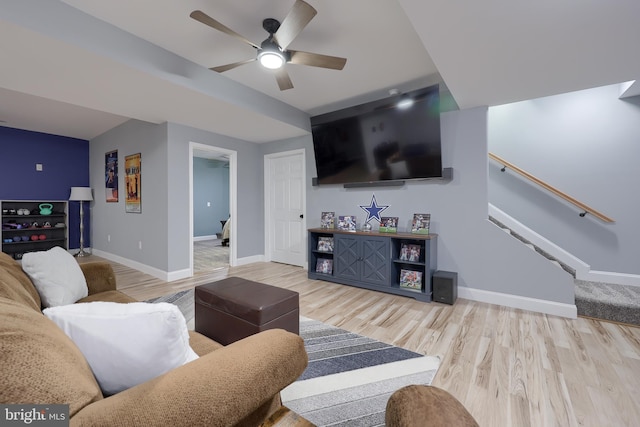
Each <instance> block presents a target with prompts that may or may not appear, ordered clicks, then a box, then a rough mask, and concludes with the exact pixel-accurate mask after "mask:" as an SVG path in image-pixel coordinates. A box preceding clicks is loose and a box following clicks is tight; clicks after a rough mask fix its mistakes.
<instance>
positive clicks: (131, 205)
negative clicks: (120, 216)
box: [124, 153, 142, 213]
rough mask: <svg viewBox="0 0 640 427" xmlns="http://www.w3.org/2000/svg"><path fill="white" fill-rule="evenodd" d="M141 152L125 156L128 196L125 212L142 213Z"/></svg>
mask: <svg viewBox="0 0 640 427" xmlns="http://www.w3.org/2000/svg"><path fill="white" fill-rule="evenodd" d="M140 167H141V154H140V153H138V154H131V155H130V156H126V157H125V158H124V169H125V186H126V190H127V196H126V198H125V212H129V213H142V183H141V181H140V180H141V174H140V171H141V170H140Z"/></svg>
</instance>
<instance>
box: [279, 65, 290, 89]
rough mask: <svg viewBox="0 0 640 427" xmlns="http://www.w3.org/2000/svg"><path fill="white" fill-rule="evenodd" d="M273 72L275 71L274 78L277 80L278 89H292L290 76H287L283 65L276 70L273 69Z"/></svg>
mask: <svg viewBox="0 0 640 427" xmlns="http://www.w3.org/2000/svg"><path fill="white" fill-rule="evenodd" d="M275 72H276V80H277V81H278V86H279V87H280V90H287V89H293V83H292V82H291V78H290V77H289V74H288V73H287V71H286V70H285V69H284V67H280V68H278V69H277V70H275Z"/></svg>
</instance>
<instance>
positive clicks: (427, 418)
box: [385, 385, 479, 427]
mask: <svg viewBox="0 0 640 427" xmlns="http://www.w3.org/2000/svg"><path fill="white" fill-rule="evenodd" d="M385 422H386V425H387V427H418V426H420V427H449V426H456V427H479V426H478V423H477V422H476V420H475V419H474V418H473V417H472V416H471V414H470V413H469V411H467V410H466V408H465V407H464V406H463V405H462V403H460V401H458V399H456V398H455V397H453V396H452V395H451V394H449V392H447V391H445V390H442V389H440V388H437V387H431V386H426V385H409V386H406V387H403V388H401V389H400V390H397V391H396V392H394V393H393V394H392V395H391V397H390V398H389V401H388V402H387V412H386V414H385Z"/></svg>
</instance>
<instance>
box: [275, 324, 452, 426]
mask: <svg viewBox="0 0 640 427" xmlns="http://www.w3.org/2000/svg"><path fill="white" fill-rule="evenodd" d="M300 335H301V336H302V338H304V341H305V348H306V350H307V353H308V355H309V366H308V367H307V369H306V370H305V372H304V373H303V374H302V376H301V377H300V378H299V379H298V381H296V382H295V383H293V384H291V385H290V386H289V387H287V388H285V389H284V390H283V391H282V393H281V395H282V401H283V404H284V405H286V406H287V407H288V408H290V409H291V410H293V411H295V412H297V413H298V414H300V415H302V416H303V417H304V418H306V419H308V420H309V421H311V422H312V423H314V424H316V425H317V426H319V427H320V426H332V427H333V426H335V427H339V426H349V427H365V426H367V427H368V426H384V413H385V408H386V405H387V400H388V399H389V396H391V394H392V393H393V392H394V391H395V390H397V389H399V388H401V387H403V386H405V385H409V384H427V385H428V384H431V381H432V380H433V378H434V376H435V374H436V372H437V370H438V367H439V366H440V359H439V358H437V357H433V356H423V355H421V354H418V353H414V352H411V351H408V350H405V349H402V348H399V347H394V346H392V345H389V344H385V343H382V342H380V341H376V340H374V339H371V338H367V337H364V336H361V335H357V334H354V333H351V332H348V331H345V330H343V329H339V328H336V327H333V326H330V325H327V324H324V323H322V322H319V321H316V320H312V319H308V318H304V317H301V318H300Z"/></svg>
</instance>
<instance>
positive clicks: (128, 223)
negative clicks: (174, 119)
mask: <svg viewBox="0 0 640 427" xmlns="http://www.w3.org/2000/svg"><path fill="white" fill-rule="evenodd" d="M189 142H197V143H200V144H206V145H210V146H214V147H219V148H226V149H230V150H235V151H236V152H237V153H238V211H237V215H238V224H237V228H238V236H237V237H236V238H235V239H236V240H235V243H236V244H237V245H238V246H237V255H238V258H243V257H251V256H256V255H262V254H263V252H264V223H263V221H262V216H261V212H262V211H263V206H264V201H263V196H262V193H263V173H262V171H263V158H262V155H261V153H260V149H259V145H256V144H253V143H249V142H246V141H241V140H238V139H234V138H229V137H226V136H223V135H217V134H214V133H211V132H207V131H202V130H198V129H194V128H191V127H188V126H182V125H177V124H172V123H168V124H167V123H165V124H160V125H156V124H151V123H146V122H141V121H137V120H130V121H128V122H126V123H124V124H122V125H120V126H118V127H116V128H114V129H112V130H110V131H108V132H106V133H104V134H102V135H100V136H99V137H97V138H95V139H93V140H92V141H91V143H90V170H91V185H92V187H93V188H94V189H96V194H98V195H99V194H103V192H102V193H101V192H100V191H99V189H102V188H103V187H104V180H103V178H104V177H103V171H104V155H105V153H106V152H109V151H112V150H118V156H119V162H120V165H121V167H122V166H123V165H124V156H126V155H128V154H135V153H141V154H142V167H141V169H142V213H141V214H132V213H125V211H124V195H122V194H121V195H120V201H119V203H106V201H105V200H104V198H103V197H99V196H98V197H96V201H94V202H93V205H92V211H91V214H92V215H91V216H92V247H93V248H94V249H97V250H100V251H104V252H107V253H110V254H113V255H116V256H119V257H123V258H126V259H129V260H131V261H135V262H139V263H142V264H144V265H148V266H150V267H154V268H156V269H159V270H161V271H165V272H175V271H181V270H185V269H189V268H190V267H191V266H190V265H189V252H190V248H189V244H190V239H191V237H190V236H189V208H188V206H189V154H190V153H189ZM119 179H120V182H119V187H120V188H123V187H124V174H122V173H121V174H120V177H119ZM227 214H228V212H227ZM107 235H111V241H110V242H109V241H107ZM139 241H141V242H142V250H140V249H138V242H139Z"/></svg>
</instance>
